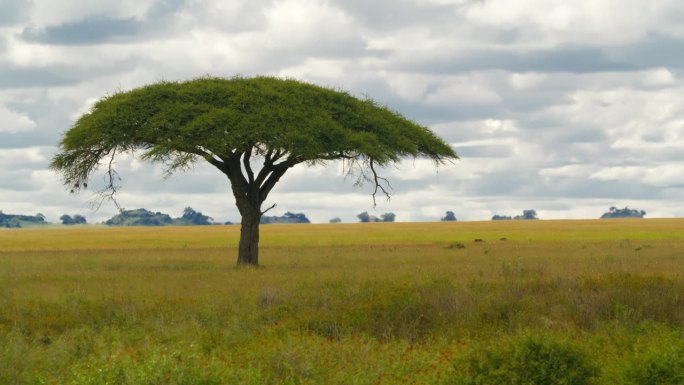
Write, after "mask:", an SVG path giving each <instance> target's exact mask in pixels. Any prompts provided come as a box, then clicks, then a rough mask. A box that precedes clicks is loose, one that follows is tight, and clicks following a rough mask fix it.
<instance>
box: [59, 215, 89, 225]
mask: <svg viewBox="0 0 684 385" xmlns="http://www.w3.org/2000/svg"><path fill="white" fill-rule="evenodd" d="M59 220H60V221H62V224H63V225H82V224H85V223H86V222H87V221H86V218H85V217H84V216H82V215H78V214H76V215H74V216H73V217H72V216H71V215H67V214H64V215H62V216H61V217H59Z"/></svg>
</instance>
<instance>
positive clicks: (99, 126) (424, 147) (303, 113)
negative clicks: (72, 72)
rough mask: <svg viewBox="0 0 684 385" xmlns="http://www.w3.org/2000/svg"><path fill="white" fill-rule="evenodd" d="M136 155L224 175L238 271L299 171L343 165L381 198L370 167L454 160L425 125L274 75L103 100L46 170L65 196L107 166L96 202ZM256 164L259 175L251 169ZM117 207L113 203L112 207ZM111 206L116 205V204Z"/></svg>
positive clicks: (382, 185) (249, 260) (168, 85)
mask: <svg viewBox="0 0 684 385" xmlns="http://www.w3.org/2000/svg"><path fill="white" fill-rule="evenodd" d="M133 152H135V153H136V154H137V155H139V156H140V157H141V158H142V159H144V160H149V161H153V162H159V163H163V164H164V165H165V172H166V173H167V175H170V174H172V173H173V172H175V171H178V170H186V169H187V168H188V167H189V166H190V165H192V164H193V163H195V162H196V161H199V160H204V161H206V162H209V163H210V164H211V165H213V166H214V167H216V168H217V169H218V170H220V171H221V172H222V173H223V174H225V175H226V176H227V177H228V180H229V181H230V186H231V188H232V193H233V196H234V197H235V203H236V205H237V208H238V211H239V212H240V215H241V216H242V221H241V225H242V227H241V235H240V242H239V246H238V260H237V263H238V265H258V263H259V250H258V245H259V219H260V218H261V216H262V215H263V214H264V213H265V212H266V211H268V210H269V209H270V208H273V207H274V206H271V207H269V208H267V209H266V210H262V204H263V203H264V201H265V200H266V198H267V197H268V195H269V193H270V192H271V190H272V189H273V187H274V186H275V185H276V183H277V182H278V181H279V180H280V178H281V177H282V176H283V175H284V174H285V172H286V171H287V170H289V169H290V168H292V167H294V166H295V165H297V164H300V163H303V164H306V165H316V164H321V163H325V162H326V161H332V160H343V161H346V162H347V170H348V172H349V173H350V174H354V175H356V176H357V177H358V180H357V182H363V181H369V182H370V183H372V185H373V187H374V191H373V201H375V196H376V194H377V193H382V194H385V195H387V197H389V195H388V187H389V184H387V180H386V179H384V178H382V177H381V176H379V175H378V173H377V167H378V166H385V165H388V164H391V163H395V162H398V161H400V160H401V158H402V157H407V156H410V157H427V158H429V159H432V160H434V161H435V162H436V164H443V163H445V162H448V161H450V160H452V159H456V158H457V156H456V154H455V152H454V151H453V149H452V148H451V147H450V146H449V145H447V144H446V143H445V142H444V141H442V140H441V139H440V138H439V137H437V136H436V135H435V134H433V133H432V132H431V131H430V130H428V129H427V128H426V127H424V126H421V125H419V124H416V123H414V122H412V121H410V120H408V119H406V118H404V117H403V116H401V115H400V114H398V113H396V112H394V111H392V110H390V109H388V108H385V107H383V106H380V105H378V104H377V103H376V102H374V101H372V100H368V99H365V100H361V99H358V98H355V97H353V96H351V95H350V94H348V93H346V92H342V91H338V90H332V89H328V88H323V87H319V86H316V85H313V84H309V83H304V82H300V81H296V80H285V79H279V78H272V77H255V78H241V77H237V78H232V79H222V78H199V79H195V80H190V81H185V82H166V81H164V82H159V83H156V84H152V85H148V86H144V87H141V88H137V89H134V90H131V91H127V92H119V93H116V94H113V95H110V96H105V97H103V98H102V99H100V100H99V101H98V102H96V103H95V104H94V106H93V107H92V109H91V110H90V112H88V113H86V114H84V115H82V116H81V117H80V118H79V119H78V120H77V121H76V123H75V124H74V125H73V126H72V127H71V128H70V129H69V130H68V131H67V132H66V133H65V134H64V137H63V138H62V141H61V142H60V144H59V151H58V153H57V154H56V155H55V156H54V157H53V159H52V162H51V168H52V169H53V170H56V171H57V172H58V173H59V174H60V175H61V176H62V178H63V181H64V184H65V185H66V186H67V188H69V189H70V190H71V192H72V193H77V192H79V191H80V190H82V189H84V188H87V187H88V180H89V178H90V177H91V175H92V174H93V173H94V172H95V171H96V170H98V168H100V167H104V168H105V180H106V182H107V183H106V186H105V188H104V189H103V190H101V191H99V194H100V196H102V197H103V198H107V197H108V198H113V197H114V194H115V193H116V192H117V190H118V188H119V187H120V186H119V182H120V179H119V177H118V174H117V173H116V170H115V168H114V166H115V158H116V156H117V155H119V154H122V153H133ZM259 164H260V168H258V167H257V166H258V165H259ZM114 203H115V204H116V201H114ZM117 207H118V204H117Z"/></svg>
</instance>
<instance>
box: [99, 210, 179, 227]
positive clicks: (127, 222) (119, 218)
mask: <svg viewBox="0 0 684 385" xmlns="http://www.w3.org/2000/svg"><path fill="white" fill-rule="evenodd" d="M172 224H173V219H171V217H170V216H169V215H168V214H162V213H159V212H157V213H153V212H151V211H147V210H145V209H136V210H128V211H123V212H121V213H119V214H117V215H115V216H113V217H112V218H111V219H108V220H106V221H105V225H108V226H168V225H172Z"/></svg>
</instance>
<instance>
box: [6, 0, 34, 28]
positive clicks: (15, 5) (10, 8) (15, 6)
mask: <svg viewBox="0 0 684 385" xmlns="http://www.w3.org/2000/svg"><path fill="white" fill-rule="evenodd" d="M29 5H30V3H29V2H28V1H22V0H2V1H0V26H2V25H13V24H17V23H19V22H20V21H23V20H24V19H25V17H26V16H27V14H28V10H29Z"/></svg>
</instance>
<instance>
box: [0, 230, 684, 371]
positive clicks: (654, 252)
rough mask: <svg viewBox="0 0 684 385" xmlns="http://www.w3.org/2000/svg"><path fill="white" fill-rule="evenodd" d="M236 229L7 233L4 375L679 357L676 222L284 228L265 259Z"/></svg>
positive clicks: (683, 233) (680, 250)
mask: <svg viewBox="0 0 684 385" xmlns="http://www.w3.org/2000/svg"><path fill="white" fill-rule="evenodd" d="M237 231H238V230H236V228H235V227H224V226H217V227H202V228H156V229H148V228H145V229H109V228H80V229H64V230H62V229H46V230H38V229H28V230H5V231H0V384H40V383H44V384H53V383H54V384H106V383H111V384H223V383H227V384H232V383H244V384H320V383H328V384H346V383H355V384H376V383H386V384H397V383H421V384H431V383H435V384H450V383H458V381H466V382H465V383H468V382H467V381H471V382H470V383H477V382H476V380H474V378H475V377H473V376H474V374H473V373H475V372H473V369H472V368H476V367H485V366H486V365H489V366H492V367H493V369H492V370H501V371H504V372H505V371H506V370H509V369H506V368H518V367H523V368H524V367H526V366H525V365H528V363H526V362H524V361H516V362H517V363H516V362H504V363H501V364H497V362H499V361H496V360H494V361H492V360H490V361H486V360H485V361H478V360H479V359H484V358H482V357H487V354H489V355H490V356H491V354H494V353H486V352H496V351H502V352H504V353H505V352H523V353H524V352H526V350H525V349H533V351H535V352H536V351H540V352H547V351H550V352H552V353H553V354H557V355H556V356H553V357H556V358H554V359H561V360H562V359H566V358H567V359H570V358H572V357H580V356H581V357H582V358H577V359H578V360H585V361H586V365H587V366H586V368H589V369H587V370H588V371H586V374H587V376H586V378H587V381H591V383H606V384H619V383H633V384H648V383H654V382H648V381H647V380H648V379H650V378H651V377H654V376H661V377H659V378H661V382H662V383H668V382H667V381H678V378H680V377H676V376H681V375H682V370H684V369H682V366H681V362H684V361H682V360H681V357H682V356H681V352H682V351H684V348H681V346H683V345H682V336H683V333H684V329H683V327H684V296H683V295H682V293H684V275H683V273H684V264H683V263H682V262H683V259H684V221H683V220H632V221H619V220H618V221H550V222H546V221H543V222H542V221H535V222H511V223H504V224H501V223H496V222H492V223H490V222H487V223H484V222H483V223H456V224H451V223H427V224H402V223H397V224H384V223H383V224H355V225H301V226H300V225H297V226H294V225H291V226H287V225H283V226H278V225H271V226H265V227H264V228H263V235H262V239H263V242H262V263H263V264H264V265H265V267H264V268H259V269H235V268H233V266H234V254H235V246H236V242H237V236H238V235H239V234H238V233H237ZM476 239H482V240H483V242H479V241H478V242H476V241H475V240H476ZM455 244H459V245H460V246H459V247H453V245H455ZM540 340H541V341H542V342H543V341H546V340H548V341H551V345H549V346H550V347H547V346H546V345H535V343H536V342H535V341H540ZM529 341H533V342H534V343H532V345H530V342H529ZM553 341H557V342H553ZM526 344H527V345H526ZM554 344H555V345H554ZM559 344H560V345H559ZM678 346H679V347H678ZM496 349H499V350H496ZM502 349H503V350H502ZM506 349H508V350H506ZM535 349H536V350H535ZM544 349H547V350H544ZM548 349H550V350H548ZM554 352H555V353H554ZM575 352H580V353H577V354H580V356H576V355H575ZM523 353H520V354H518V356H516V357H518V358H519V357H523V356H526V353H525V354H523ZM516 354H517V353H516ZM540 354H541V353H540ZM553 354H552V355H553ZM504 356H506V354H504ZM509 356H510V354H509ZM513 356H515V354H514V355H513ZM478 357H480V358H478ZM559 357H560V358H559ZM564 357H565V358H564ZM568 357H570V358H568ZM662 357H664V358H662ZM572 359H575V358H572ZM649 360H651V361H649ZM659 360H660V361H662V360H669V361H667V362H671V363H672V365H669V366H668V367H670V366H671V367H673V368H674V369H673V370H672V372H663V370H661V368H660V369H659V367H658V365H657V362H660V361H659ZM585 361H583V362H585ZM478 362H479V363H478ZM573 362H575V361H573ZM577 362H579V361H577ZM647 362H654V364H652V365H651V366H648V365H649V364H647ZM473 365H475V366H473ZM478 365H480V366H478ZM482 365H485V366H482ZM497 365H498V366H497ZM677 365H679V366H677ZM537 366H539V365H537ZM542 366H543V365H542ZM550 367H553V366H550ZM469 368H470V369H469ZM578 368H580V369H581V368H584V366H578ZM591 368H599V369H600V370H597V371H596V372H595V373H594V372H593V371H592V370H590V369H591ZM580 369H578V370H580ZM487 370H489V369H487ZM510 370H513V369H510ZM581 370H583V369H581ZM581 370H580V372H578V373H580V374H581V373H585V372H582V371H581ZM483 373H484V372H483ZM568 373H570V372H568ZM573 373H574V372H573ZM641 373H646V374H644V375H641ZM648 373H652V374H648ZM589 374H591V376H589ZM504 375H505V374H504ZM640 375H641V377H640ZM667 376H669V377H667ZM536 378H547V377H536ZM578 378H579V377H578ZM582 378H584V377H582ZM644 378H646V379H644ZM673 379H674V380H673ZM473 381H475V382H473ZM671 383H677V382H671Z"/></svg>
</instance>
